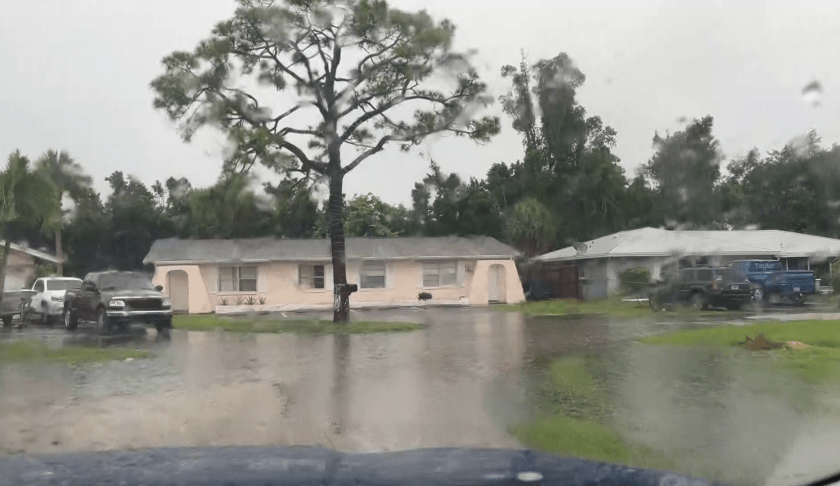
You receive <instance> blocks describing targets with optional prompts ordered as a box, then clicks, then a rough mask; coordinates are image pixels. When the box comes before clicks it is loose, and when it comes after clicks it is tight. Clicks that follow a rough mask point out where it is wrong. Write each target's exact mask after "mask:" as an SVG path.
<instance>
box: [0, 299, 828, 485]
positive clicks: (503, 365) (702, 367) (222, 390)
mask: <svg viewBox="0 0 840 486" xmlns="http://www.w3.org/2000/svg"><path fill="white" fill-rule="evenodd" d="M381 314H383V315H371V316H369V318H371V319H375V318H386V317H388V316H387V315H384V314H386V313H381ZM366 317H368V316H366ZM399 317H400V318H402V319H408V318H412V319H424V320H425V321H426V322H427V323H429V324H430V326H429V327H427V328H425V329H423V330H421V331H416V332H411V333H395V334H373V335H353V336H309V335H293V334H282V335H277V334H254V335H245V334H229V333H223V332H195V331H189V332H185V331H178V330H176V331H174V332H173V333H172V340H171V341H170V342H168V343H155V342H154V340H153V339H152V338H151V336H150V334H151V333H149V334H146V333H145V329H143V331H144V332H143V333H139V332H138V333H132V334H130V335H105V336H99V335H97V334H96V333H93V332H90V333H87V332H81V333H79V332H77V333H74V334H67V333H65V332H64V331H63V330H62V329H53V330H37V331H27V332H25V333H22V334H20V335H19V336H24V337H25V336H29V338H30V339H39V340H44V341H45V342H48V343H49V345H50V346H79V345H85V346H100V347H106V346H115V345H120V346H128V347H143V348H148V349H152V350H153V351H154V352H155V353H156V354H157V357H156V358H154V359H152V360H134V361H131V362H113V363H104V364H103V363H96V364H91V365H84V366H80V367H74V368H69V367H67V366H64V365H60V364H52V365H50V364H39V365H26V366H23V365H15V366H0V449H7V450H24V451H29V452H53V451H60V450H61V451H64V450H88V449H124V448H138V447H157V446H203V445H296V444H310V445H311V444H318V445H324V446H327V447H332V448H335V449H339V450H346V451H373V450H398V449H414V448H423V447H449V446H463V447H504V448H509V447H513V448H517V447H521V445H520V444H519V443H518V442H517V441H516V439H514V438H513V437H512V436H511V435H510V434H509V433H508V427H509V426H510V425H511V424H515V423H520V422H522V421H524V420H527V419H528V418H529V413H530V407H532V406H534V405H535V403H536V402H535V401H534V400H533V399H532V398H533V395H534V390H535V388H536V386H537V385H538V384H539V383H540V380H541V379H543V378H544V376H543V372H544V371H545V370H546V369H547V368H548V366H549V365H550V364H551V363H552V361H554V360H556V359H560V358H564V357H571V356H585V357H587V363H590V364H591V366H588V368H587V369H588V370H589V371H590V372H592V373H593V374H594V375H596V378H597V379H598V380H599V382H603V383H604V387H605V393H606V395H607V396H608V397H609V401H610V402H611V403H610V407H609V409H610V411H611V412H612V415H611V416H610V418H609V421H610V424H609V425H610V426H611V427H613V428H614V429H615V430H616V431H617V432H619V433H620V434H621V436H622V437H624V438H626V439H627V440H628V441H632V442H634V443H639V444H643V445H645V446H647V447H649V448H651V449H652V450H655V451H657V452H660V453H663V454H666V455H668V456H669V457H671V458H672V459H674V460H675V462H676V463H677V464H678V465H679V466H680V467H681V468H682V470H681V472H687V473H692V472H694V471H698V472H701V471H702V472H703V473H705V472H707V471H709V470H710V469H712V470H714V469H717V470H720V471H723V472H724V477H726V478H729V479H731V478H735V479H742V480H743V482H747V483H756V482H761V481H763V480H764V479H765V478H767V477H770V475H775V476H774V477H790V474H791V472H790V471H795V470H796V467H797V466H798V465H801V464H802V461H804V459H802V457H804V455H803V453H802V452H801V451H802V447H803V446H802V443H803V440H804V439H802V438H801V437H799V436H800V435H801V434H804V433H805V432H804V431H806V430H807V431H810V432H808V434H813V433H814V432H813V430H812V428H811V427H812V425H811V423H812V422H811V419H813V418H814V417H815V416H816V415H815V414H816V412H814V411H813V408H809V404H808V403H803V401H802V397H810V396H814V395H815V393H816V392H815V390H813V389H810V388H809V387H807V386H806V385H803V384H802V383H801V382H799V381H798V380H796V379H794V378H793V377H791V376H786V375H784V374H781V373H778V372H775V371H774V370H776V368H773V367H771V366H770V364H769V363H766V362H763V361H762V360H761V359H760V358H756V357H755V356H754V355H747V354H746V353H743V352H740V351H741V350H737V349H735V350H714V349H704V348H696V349H695V348H692V349H685V348H676V347H659V346H647V345H643V344H639V343H636V342H634V341H633V339H634V338H636V337H639V336H643V335H646V334H649V333H651V332H661V331H664V330H666V329H672V328H678V327H680V326H682V327H691V326H696V324H684V323H682V324H681V323H650V322H644V321H640V322H627V321H610V320H607V319H596V318H592V319H579V320H559V319H555V318H529V319H523V318H522V317H521V316H520V315H518V314H512V313H501V312H495V311H493V310H490V309H484V310H482V309H472V310H428V311H423V312H417V311H415V312H412V313H404V314H400V315H399ZM27 333H28V334H27ZM16 336H18V335H16ZM19 336H18V337H19ZM18 337H16V339H17V338H18ZM838 404H840V400H838ZM838 408H840V405H838ZM806 411H807V414H806V413H805V412H806ZM819 417H822V416H819ZM821 423H826V422H821ZM834 430H840V426H838V427H836V428H835V429H834ZM837 457H840V451H838V452H837V454H836V455H835V458H837ZM780 464H783V465H784V469H783V470H782V471H777V470H775V469H774V467H781V466H779V465H780Z"/></svg>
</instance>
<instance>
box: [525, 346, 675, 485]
mask: <svg viewBox="0 0 840 486" xmlns="http://www.w3.org/2000/svg"><path fill="white" fill-rule="evenodd" d="M545 378H546V379H545V382H544V383H543V384H542V387H541V388H540V390H539V394H538V395H539V397H540V401H541V403H540V409H541V410H543V411H544V412H546V413H545V414H544V415H543V416H541V417H539V418H537V419H535V420H533V421H532V422H529V423H526V424H520V425H517V426H514V427H512V430H511V431H512V432H513V434H514V435H515V436H516V437H517V439H519V441H520V442H522V443H523V444H524V445H526V446H528V447H532V448H534V449H539V450H542V451H546V452H551V453H554V454H561V455H565V456H572V457H579V458H582V459H588V460H595V461H603V462H609V463H617V464H625V465H631V466H636V467H645V468H655V469H668V470H671V469H673V468H674V467H673V464H672V463H671V462H670V461H669V460H667V459H666V458H665V457H663V456H662V455H660V454H656V453H654V452H653V451H651V450H650V449H648V448H647V447H644V446H641V445H638V444H633V443H631V442H628V441H625V440H623V439H622V438H621V437H620V436H619V434H617V433H616V432H615V431H613V430H612V429H611V428H610V426H609V423H608V422H609V415H610V413H609V412H610V411H609V405H608V402H607V397H606V396H605V395H604V393H603V392H602V390H601V389H600V387H599V384H598V382H597V381H596V380H595V379H594V378H593V376H592V375H591V374H590V373H589V371H588V370H587V368H586V361H585V360H584V359H583V358H579V357H574V358H563V359H560V360H557V361H554V362H553V363H552V364H551V366H550V368H549V369H548V371H547V373H546V376H545Z"/></svg>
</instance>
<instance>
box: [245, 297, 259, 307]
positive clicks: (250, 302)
mask: <svg viewBox="0 0 840 486" xmlns="http://www.w3.org/2000/svg"><path fill="white" fill-rule="evenodd" d="M256 303H257V298H256V297H254V296H253V295H249V296H247V297H245V305H255V304H256Z"/></svg>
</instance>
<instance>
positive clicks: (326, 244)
mask: <svg viewBox="0 0 840 486" xmlns="http://www.w3.org/2000/svg"><path fill="white" fill-rule="evenodd" d="M345 242H346V252H347V259H349V260H362V259H380V260H402V259H433V258H478V259H485V260H487V259H509V258H513V257H515V256H518V255H519V252H517V251H516V250H515V249H514V248H512V247H510V246H508V245H505V244H504V243H501V242H499V241H498V240H496V239H494V238H491V237H489V236H475V237H455V236H446V237H439V238H425V237H416V238H347V239H346V240H345ZM329 259H330V241H329V240H328V239H280V238H253V239H231V240H180V239H177V238H170V239H165V240H158V241H155V242H154V244H153V245H152V248H151V250H149V254H148V255H146V258H145V259H144V260H143V263H146V264H149V263H154V264H170V265H172V264H179V263H239V262H268V261H327V260H329Z"/></svg>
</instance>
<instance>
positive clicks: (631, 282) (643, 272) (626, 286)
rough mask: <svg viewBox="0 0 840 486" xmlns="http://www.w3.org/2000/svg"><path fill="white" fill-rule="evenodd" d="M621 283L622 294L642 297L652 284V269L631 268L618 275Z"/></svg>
mask: <svg viewBox="0 0 840 486" xmlns="http://www.w3.org/2000/svg"><path fill="white" fill-rule="evenodd" d="M618 279H619V281H620V282H621V293H622V294H624V295H640V294H642V293H644V292H645V289H647V286H648V284H649V283H650V269H648V268H646V267H636V268H630V269H627V270H625V271H623V272H621V273H620V274H619V275H618Z"/></svg>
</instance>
